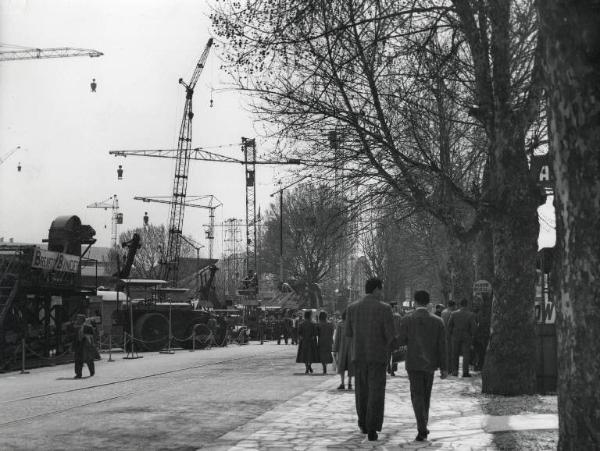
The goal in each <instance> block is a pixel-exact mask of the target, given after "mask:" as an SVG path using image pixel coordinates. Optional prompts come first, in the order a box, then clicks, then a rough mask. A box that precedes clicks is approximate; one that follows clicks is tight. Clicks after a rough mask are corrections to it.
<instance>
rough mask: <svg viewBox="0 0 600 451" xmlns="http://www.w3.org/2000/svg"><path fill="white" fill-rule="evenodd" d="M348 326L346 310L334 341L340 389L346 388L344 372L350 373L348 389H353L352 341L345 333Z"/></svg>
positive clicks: (336, 330)
mask: <svg viewBox="0 0 600 451" xmlns="http://www.w3.org/2000/svg"><path fill="white" fill-rule="evenodd" d="M345 327H346V310H344V312H343V313H342V320H341V321H340V322H339V323H338V325H337V327H336V329H335V339H334V341H333V354H334V356H335V359H336V361H337V372H338V374H339V375H340V379H341V381H342V383H341V384H340V386H339V387H338V390H344V389H345V388H346V387H345V386H344V372H347V373H348V390H352V377H353V376H354V368H353V366H352V358H351V353H352V350H351V346H352V341H351V340H349V339H348V337H346V335H345Z"/></svg>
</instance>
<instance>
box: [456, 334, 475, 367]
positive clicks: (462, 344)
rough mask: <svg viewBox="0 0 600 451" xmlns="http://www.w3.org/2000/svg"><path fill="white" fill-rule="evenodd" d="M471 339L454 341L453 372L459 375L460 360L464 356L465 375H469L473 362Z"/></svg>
mask: <svg viewBox="0 0 600 451" xmlns="http://www.w3.org/2000/svg"><path fill="white" fill-rule="evenodd" d="M472 342H473V340H471V339H470V338H462V337H459V338H454V339H453V340H452V372H453V373H455V374H458V358H459V356H460V355H461V354H462V356H463V366H462V369H463V374H469V364H470V362H471V344H472Z"/></svg>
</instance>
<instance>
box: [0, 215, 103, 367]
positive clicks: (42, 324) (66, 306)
mask: <svg viewBox="0 0 600 451" xmlns="http://www.w3.org/2000/svg"><path fill="white" fill-rule="evenodd" d="M95 233H96V232H95V231H94V229H93V228H92V227H90V226H89V225H83V224H81V221H80V219H79V218H78V217H77V216H60V217H58V218H56V219H55V220H54V221H53V222H52V224H51V226H50V230H49V234H48V239H47V240H44V241H45V242H47V243H48V248H47V249H44V248H43V247H41V246H39V245H35V244H17V243H7V244H0V370H10V369H15V368H18V367H19V365H21V364H22V363H21V362H22V361H24V360H25V359H27V361H28V364H29V366H33V365H43V364H47V363H48V362H52V363H56V362H59V361H61V359H63V360H64V361H68V360H69V359H72V345H73V340H74V333H75V332H74V328H73V321H74V318H75V315H76V314H78V313H84V312H85V309H86V305H87V298H88V296H90V295H93V294H94V291H93V287H84V286H82V284H81V264H80V262H81V259H82V257H84V256H85V254H86V253H87V252H88V250H89V248H90V246H91V245H92V244H93V243H94V242H95V241H96V240H95V239H94V235H95ZM85 245H87V247H86V248H85V249H84V250H83V251H82V246H85Z"/></svg>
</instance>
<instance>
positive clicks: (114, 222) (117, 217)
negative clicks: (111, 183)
mask: <svg viewBox="0 0 600 451" xmlns="http://www.w3.org/2000/svg"><path fill="white" fill-rule="evenodd" d="M87 208H103V209H104V210H108V209H109V208H110V209H111V210H112V215H111V216H112V217H111V237H110V241H111V244H112V247H117V238H118V236H117V235H118V233H117V232H118V231H117V226H118V225H119V224H123V213H119V200H118V199H117V195H116V194H114V195H113V196H111V197H109V198H108V199H106V200H103V201H102V202H94V203H93V204H90V205H88V206H87Z"/></svg>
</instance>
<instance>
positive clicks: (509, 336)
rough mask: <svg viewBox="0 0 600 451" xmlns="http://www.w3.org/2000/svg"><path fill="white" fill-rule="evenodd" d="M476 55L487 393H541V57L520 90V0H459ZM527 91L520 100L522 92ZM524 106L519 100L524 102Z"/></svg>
mask: <svg viewBox="0 0 600 451" xmlns="http://www.w3.org/2000/svg"><path fill="white" fill-rule="evenodd" d="M453 4H454V7H455V11H456V14H457V15H458V17H459V18H460V27H461V30H462V31H463V33H464V35H465V37H466V40H467V42H468V43H469V49H470V51H471V56H472V60H473V67H474V70H473V72H474V77H475V81H474V84H475V98H476V103H477V111H476V113H475V115H476V117H477V118H478V120H479V121H480V122H481V124H482V125H483V127H484V128H485V131H486V135H487V139H488V142H489V146H490V150H489V153H488V158H489V160H488V164H489V167H488V168H486V170H489V173H488V174H487V175H489V188H488V190H487V196H488V198H489V200H490V202H491V203H492V205H493V211H492V217H491V218H490V220H489V222H490V225H491V234H492V242H493V249H494V257H493V262H494V279H493V281H492V284H493V290H494V301H493V305H492V325H491V330H490V344H489V347H488V352H487V355H486V359H485V364H484V369H483V376H482V390H483V392H484V393H493V394H503V395H518V394H528V393H534V392H535V383H536V378H535V358H534V357H535V316H534V297H535V258H536V252H537V238H538V233H539V225H538V222H537V206H538V203H539V200H540V198H539V192H538V190H537V188H536V186H535V185H534V183H533V180H532V178H531V176H530V174H529V168H528V164H527V152H526V150H525V134H526V132H527V130H528V128H529V127H530V125H531V121H532V120H533V117H534V115H533V114H532V111H536V109H535V106H536V105H537V104H538V103H539V90H540V81H539V79H538V78H537V74H538V72H537V67H538V63H539V62H538V60H537V59H536V60H535V61H534V62H533V64H534V68H533V70H532V71H531V74H530V83H529V87H528V88H526V89H525V90H522V88H521V89H519V88H518V87H517V86H516V84H515V81H514V80H513V79H512V78H511V77H512V75H513V73H512V72H511V63H513V62H514V58H515V54H516V53H517V51H518V48H519V45H522V44H523V43H519V42H515V41H513V40H512V39H511V32H513V31H514V30H515V28H516V27H517V25H518V24H517V23H515V22H514V21H513V20H512V19H511V8H513V7H515V4H516V2H507V1H490V2H477V3H476V2H470V1H467V0H453ZM519 98H527V99H528V101H527V102H524V103H519V102H518V100H517V99H519ZM517 105H518V106H517Z"/></svg>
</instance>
